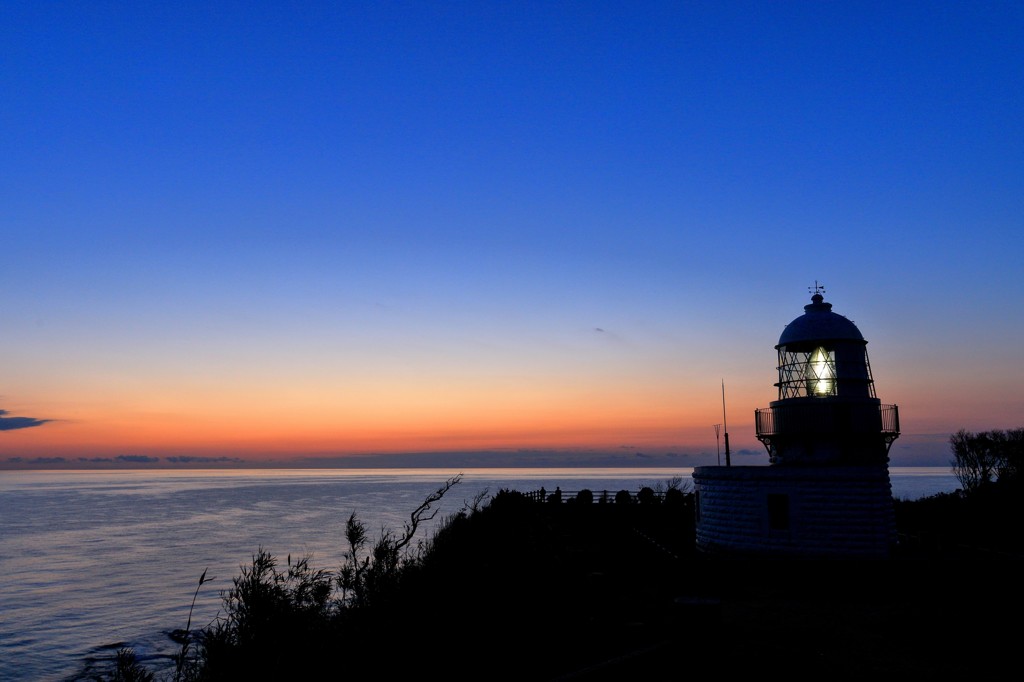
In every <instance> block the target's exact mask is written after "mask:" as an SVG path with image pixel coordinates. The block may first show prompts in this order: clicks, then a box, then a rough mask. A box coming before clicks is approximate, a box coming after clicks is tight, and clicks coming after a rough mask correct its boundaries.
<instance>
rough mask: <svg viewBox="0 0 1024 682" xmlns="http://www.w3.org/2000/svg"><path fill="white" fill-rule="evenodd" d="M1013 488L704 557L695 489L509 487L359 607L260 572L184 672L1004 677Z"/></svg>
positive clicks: (1012, 579)
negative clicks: (849, 543)
mask: <svg viewBox="0 0 1024 682" xmlns="http://www.w3.org/2000/svg"><path fill="white" fill-rule="evenodd" d="M1019 499H1020V497H1019V496H1018V495H1016V494H1013V495H1007V496H1003V497H1002V498H1000V499H998V500H996V499H987V500H981V501H980V502H979V501H977V500H974V501H971V500H964V499H962V498H960V497H958V496H942V497H940V498H934V499H928V500H925V501H919V502H898V503H897V523H898V525H899V528H900V532H901V538H902V540H901V543H900V547H899V548H898V550H897V552H896V554H895V556H894V557H893V558H891V559H887V560H876V561H845V560H844V561H818V560H816V561H793V560H787V561H782V560H751V559H743V560H739V559H725V558H722V557H709V556H706V555H701V554H698V553H696V552H695V551H694V534H693V532H694V528H693V508H692V497H691V496H688V495H675V496H672V497H671V499H669V500H666V501H657V500H656V501H654V502H651V503H648V504H638V503H632V504H611V503H608V504H598V503H596V502H595V503H591V504H579V503H574V502H564V503H561V504H552V503H541V502H535V501H531V500H530V499H528V498H527V497H526V496H525V495H523V494H521V493H517V492H510V491H502V492H500V493H498V494H497V495H495V496H494V497H493V498H492V499H491V500H490V501H489V502H488V503H487V504H486V505H484V506H482V507H480V508H479V509H477V510H476V511H473V512H468V513H465V514H462V515H458V516H456V517H454V518H452V519H451V520H450V521H449V523H448V524H447V525H446V526H445V527H444V528H443V529H442V530H441V531H440V532H439V533H438V534H436V536H435V537H434V540H433V543H432V546H431V549H430V551H429V552H426V553H425V554H424V555H423V556H422V559H421V560H420V561H418V562H414V563H412V564H410V565H408V566H406V567H405V568H403V569H402V570H399V571H395V572H384V573H381V574H380V575H379V576H378V577H376V578H374V580H375V581H376V583H375V584H374V585H373V589H372V590H370V591H367V592H366V594H367V595H371V597H372V598H371V597H367V598H366V603H363V604H362V605H360V606H358V607H352V606H351V605H350V606H349V607H346V608H341V609H340V610H338V609H334V608H333V607H332V608H326V609H325V608H321V607H319V606H316V604H324V603H326V602H324V599H323V598H324V596H325V593H321V594H319V595H318V594H317V590H318V589H320V588H323V587H324V586H325V585H329V584H330V582H329V581H328V582H327V583H324V582H322V581H321V582H319V583H318V582H316V581H312V582H307V583H303V584H305V585H306V587H303V588H301V589H298V590H293V591H292V592H291V593H290V596H289V597H288V598H287V599H286V600H285V601H287V602H288V606H287V608H284V607H282V606H281V604H280V603H278V602H276V601H275V600H277V599H278V598H279V597H280V594H279V593H278V592H275V591H274V590H272V589H271V590H269V591H268V590H266V589H264V588H265V587H266V586H267V585H270V584H272V583H274V580H276V579H269V578H268V579H267V580H265V581H264V583H265V584H257V583H255V582H250V583H247V584H248V587H247V588H246V589H247V590H248V592H247V597H246V599H245V600H243V601H241V602H238V608H239V609H240V610H239V611H238V612H237V613H238V615H239V617H240V618H241V619H242V620H243V621H244V622H245V623H246V625H245V628H244V630H245V632H240V631H235V632H231V631H222V632H221V633H220V639H219V640H218V639H217V638H215V637H211V638H210V639H209V640H208V648H207V650H206V653H207V654H208V655H209V658H208V660H205V661H203V660H200V661H199V662H200V663H202V665H199V666H197V667H196V668H194V669H191V670H188V671H186V672H187V673H188V675H187V676H186V677H187V678H188V679H214V680H219V679H245V678H249V679H282V678H286V677H293V678H302V677H309V678H312V679H324V678H330V679H335V678H350V679H351V678H360V677H368V676H372V677H377V678H380V679H414V678H423V679H427V678H429V679H434V678H442V679H448V680H480V679H487V680H490V679H495V680H503V679H530V680H604V679H608V680H612V679H615V680H622V679H630V680H632V679H660V680H666V679H668V680H674V679H679V680H682V679H694V678H695V676H708V677H711V676H714V677H716V678H721V677H725V678H728V679H735V678H736V677H737V676H742V675H757V676H758V677H764V676H769V677H772V678H775V677H777V676H779V675H783V676H785V677H786V678H787V679H791V680H792V679H827V680H846V679H851V680H852V679H864V678H873V679H921V678H925V677H928V676H936V677H939V678H942V679H950V678H953V677H955V676H964V679H985V680H989V679H1006V678H1008V677H1010V675H1009V674H1007V673H1006V672H1004V671H1005V670H1007V668H1008V666H1016V661H1015V656H1016V654H1017V650H1016V646H1017V645H1018V642H1019V627H1017V625H1016V619H1017V618H1018V617H1019V614H1020V613H1021V609H1022V607H1024V589H1022V584H1024V576H1022V574H1021V570H1020V569H1021V563H1022V562H1021V556H1020V553H1019V548H1020V547H1021V546H1022V544H1021V542H1020V530H1019V528H1018V519H1020V518H1022V516H1021V514H1020V512H1021V509H1020V507H1021V505H1020V502H1019ZM378 559H379V560H380V559H384V560H386V559H387V557H384V556H383V555H382V556H381V557H378ZM366 575H369V573H367V574H366ZM375 575H376V574H375ZM260 585H262V586H260ZM310 585H312V586H313V587H312V588H310V587H309V586H310ZM316 585H320V587H319V588H318V587H316ZM325 589H326V588H325ZM268 595H269V596H268ZM274 595H277V596H274ZM310 614H313V615H312V616H311V615H310ZM218 642H219V644H218ZM202 650H203V649H202V647H201V646H199V645H198V644H197V646H196V647H195V648H194V649H193V652H197V651H202ZM1010 669H1012V668H1010ZM1013 677H1014V679H1016V676H1015V675H1014V676H1013ZM122 679H128V678H122ZM183 679H184V678H183Z"/></svg>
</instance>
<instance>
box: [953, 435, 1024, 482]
mask: <svg viewBox="0 0 1024 682" xmlns="http://www.w3.org/2000/svg"><path fill="white" fill-rule="evenodd" d="M949 447H950V450H951V451H952V453H953V459H952V461H950V465H951V466H952V467H953V473H954V474H956V477H957V480H959V481H960V485H961V486H963V490H964V492H967V493H974V492H978V491H980V490H981V489H983V488H988V487H989V486H991V485H992V484H993V483H996V482H998V483H1000V484H1001V485H1003V486H1004V487H1005V486H1011V485H1015V486H1019V485H1020V473H1021V468H1022V466H1024V428H1019V429H1009V430H1006V431H1002V430H998V429H995V430H992V431H980V432H977V433H972V432H970V431H967V430H965V429H960V430H959V431H957V432H956V433H954V434H953V435H952V436H950V437H949Z"/></svg>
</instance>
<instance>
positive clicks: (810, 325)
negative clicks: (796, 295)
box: [778, 294, 867, 346]
mask: <svg viewBox="0 0 1024 682" xmlns="http://www.w3.org/2000/svg"><path fill="white" fill-rule="evenodd" d="M811 301H812V303H810V304H809V305H805V306H804V314H803V315H801V316H800V317H798V318H796V319H795V320H793V321H792V322H790V323H789V324H788V325H787V326H786V328H785V329H784V330H783V331H782V336H780V337H779V344H778V345H780V346H788V345H790V344H794V343H800V342H803V341H862V342H864V343H867V342H866V341H864V336H863V335H862V334H861V333H860V330H859V329H857V325H855V324H854V323H853V322H850V321H849V320H848V319H846V318H845V317H843V316H842V315H840V314H839V313H834V312H832V304H831V303H825V302H824V299H823V298H822V295H821V294H814V296H812V297H811Z"/></svg>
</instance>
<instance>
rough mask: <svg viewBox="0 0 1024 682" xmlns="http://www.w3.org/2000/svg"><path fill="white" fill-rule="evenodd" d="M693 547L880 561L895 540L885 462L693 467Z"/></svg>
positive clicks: (724, 551)
mask: <svg viewBox="0 0 1024 682" xmlns="http://www.w3.org/2000/svg"><path fill="white" fill-rule="evenodd" d="M693 482H694V489H695V491H696V493H697V519H696V522H697V523H696V527H697V549H698V550H701V551H704V552H709V553H722V554H731V555H741V556H742V555H750V556H779V557H821V558H829V557H864V558H871V557H877V558H884V557H887V556H889V555H890V553H891V552H892V549H893V547H894V545H895V542H896V521H895V511H894V508H893V501H892V487H891V485H890V483H889V470H888V468H887V467H886V466H884V465H881V466H847V467H834V466H833V467H813V466H799V467H798V466H791V467H789V466H740V467H723V466H706V467H697V468H696V469H694V472H693Z"/></svg>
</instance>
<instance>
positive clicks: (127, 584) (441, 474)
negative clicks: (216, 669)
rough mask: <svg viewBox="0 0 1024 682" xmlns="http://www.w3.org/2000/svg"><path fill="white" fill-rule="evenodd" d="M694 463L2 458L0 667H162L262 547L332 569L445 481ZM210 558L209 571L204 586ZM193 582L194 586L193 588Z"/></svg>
mask: <svg viewBox="0 0 1024 682" xmlns="http://www.w3.org/2000/svg"><path fill="white" fill-rule="evenodd" d="M691 474H692V469H689V468H678V469H650V468H644V469H622V468H612V469H579V468H573V469H551V468H544V469H521V468H519V469H475V470H465V471H447V470H442V469H288V470H283V469H275V470H268V469H252V470H242V469H231V470H227V469H224V470H210V469H204V470H116V471H110V470H108V471H0V680H33V681H37V680H38V681H48V680H53V681H61V682H64V681H69V680H85V679H92V678H93V677H94V676H95V675H96V674H97V673H98V672H99V671H102V670H106V669H108V668H107V666H109V665H110V663H111V662H112V661H113V660H114V659H115V657H116V653H117V651H118V649H120V648H122V647H131V648H132V649H133V650H134V651H135V653H136V656H137V658H138V659H139V660H141V661H142V662H143V663H145V664H146V665H147V667H148V668H149V669H150V670H153V671H154V672H156V674H157V677H158V679H161V678H168V677H169V676H170V675H171V673H172V672H173V663H172V658H171V657H172V656H173V654H174V653H175V652H176V651H177V650H178V646H179V645H178V644H176V643H175V641H174V640H173V639H172V638H171V634H172V633H173V632H174V631H175V630H180V629H184V628H185V627H186V625H187V624H188V622H189V616H190V607H191V605H192V602H193V598H194V599H195V606H194V609H193V610H192V611H191V625H192V627H193V628H196V627H202V626H204V625H207V624H209V623H211V622H213V621H214V620H215V619H216V617H217V615H218V612H219V609H220V606H221V593H222V591H226V590H227V589H228V588H230V587H231V584H232V578H234V577H235V576H237V575H238V574H239V572H240V569H241V567H242V566H243V565H248V563H249V562H251V560H252V556H253V554H254V553H256V552H257V551H258V550H260V549H263V550H265V551H267V552H269V553H270V554H272V555H274V556H275V557H277V558H278V560H279V562H281V563H282V564H284V563H285V562H286V561H287V560H288V558H289V557H290V558H291V559H292V560H295V559H298V558H301V557H310V559H311V563H312V564H313V565H314V566H315V567H317V568H324V569H328V570H334V569H337V568H338V567H339V566H340V565H341V563H342V559H343V553H344V551H345V549H346V547H345V538H344V529H345V524H346V522H347V521H348V519H349V517H350V515H352V514H355V515H356V517H357V518H358V519H360V520H362V521H363V522H364V523H365V524H366V526H367V528H368V529H369V530H370V533H371V537H374V536H375V535H376V534H377V533H379V532H382V531H384V530H386V529H393V530H401V529H402V527H403V524H404V523H405V522H406V521H408V517H409V514H410V513H411V512H412V511H413V510H414V509H415V508H416V507H417V506H418V505H419V504H420V503H421V502H422V501H423V500H424V499H425V498H426V497H427V495H429V494H430V493H432V492H434V491H436V490H438V489H439V488H440V487H441V486H442V485H443V484H444V483H445V481H446V480H447V479H448V478H450V477H452V476H456V475H461V479H460V481H459V482H458V483H457V484H456V485H455V486H453V487H452V488H451V489H450V490H449V491H448V492H447V494H446V495H445V496H444V497H443V498H442V499H441V500H440V501H439V502H438V503H437V504H436V505H434V507H433V510H435V511H436V512H437V516H436V517H435V518H434V520H433V521H432V522H430V523H428V524H425V525H424V526H423V527H421V529H420V531H419V534H418V535H419V537H420V538H421V539H427V538H428V537H429V535H430V533H431V532H432V530H431V529H432V527H433V526H432V525H431V524H436V523H438V522H439V521H440V520H441V519H443V518H444V517H445V516H448V515H451V514H454V513H457V512H458V511H459V510H461V509H463V508H467V507H470V506H472V505H473V504H474V501H486V499H487V498H488V497H489V496H490V495H493V494H496V493H497V492H499V491H500V490H503V489H507V490H519V491H523V492H527V491H532V490H539V489H540V488H541V487H544V488H546V490H548V491H553V490H554V489H555V488H556V487H557V488H561V490H562V491H563V492H564V493H570V492H572V491H578V490H582V489H584V488H586V489H589V490H591V491H593V492H594V493H595V494H600V493H601V492H604V491H607V492H608V493H609V495H610V496H614V493H615V492H617V491H619V490H628V491H630V492H637V491H639V490H640V489H641V488H642V487H645V486H647V487H652V488H654V489H655V490H658V489H665V488H666V487H667V486H668V485H669V481H670V480H672V479H673V478H680V479H682V485H683V486H684V487H692V479H691ZM890 479H891V482H892V490H893V495H894V497H897V498H901V499H918V498H921V497H926V496H929V495H934V494H936V493H942V492H952V491H954V490H956V489H957V488H958V487H959V484H958V482H957V479H956V478H955V476H953V474H952V472H951V471H950V470H949V469H948V468H899V467H892V468H890ZM204 574H205V576H206V578H207V582H205V583H204V584H202V585H201V586H200V577H201V576H203V575H204ZM197 589H198V592H197Z"/></svg>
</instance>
